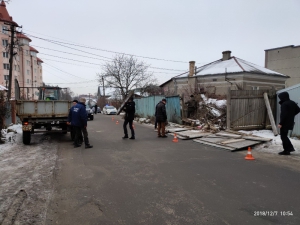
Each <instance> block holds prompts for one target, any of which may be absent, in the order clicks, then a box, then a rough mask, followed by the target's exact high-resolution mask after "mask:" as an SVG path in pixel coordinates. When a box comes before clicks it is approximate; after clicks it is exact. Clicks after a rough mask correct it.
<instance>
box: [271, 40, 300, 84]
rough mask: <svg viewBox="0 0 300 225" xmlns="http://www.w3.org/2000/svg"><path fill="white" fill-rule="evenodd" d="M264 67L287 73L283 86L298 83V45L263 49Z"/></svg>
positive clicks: (299, 70) (299, 55) (299, 68)
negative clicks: (287, 77)
mask: <svg viewBox="0 0 300 225" xmlns="http://www.w3.org/2000/svg"><path fill="white" fill-rule="evenodd" d="M265 67H266V68H268V69H271V70H274V71H276V72H278V73H282V74H285V75H288V76H289V77H290V78H289V79H287V80H286V82H285V87H290V86H293V85H295V84H299V83H300V46H294V45H289V46H284V47H279V48H272V49H267V50H265Z"/></svg>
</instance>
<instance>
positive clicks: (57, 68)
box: [44, 62, 86, 80]
mask: <svg viewBox="0 0 300 225" xmlns="http://www.w3.org/2000/svg"><path fill="white" fill-rule="evenodd" d="M44 63H45V62H44ZM45 64H46V65H48V66H50V67H53V68H55V69H57V70H59V71H61V72H63V73H66V74H69V75H71V76H73V77H77V78H80V79H83V80H86V79H85V78H82V77H78V76H76V75H74V74H71V73H68V72H66V71H63V70H61V69H58V68H56V67H55V66H51V65H50V64H49V63H45Z"/></svg>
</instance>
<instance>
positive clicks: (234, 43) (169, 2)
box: [7, 0, 300, 94]
mask: <svg viewBox="0 0 300 225" xmlns="http://www.w3.org/2000/svg"><path fill="white" fill-rule="evenodd" d="M7 9H8V12H9V13H10V15H11V16H12V17H13V19H14V21H15V22H17V23H18V24H19V25H21V26H22V27H23V28H22V30H23V32H24V33H26V34H28V36H29V35H32V36H35V37H32V36H29V37H30V38H31V39H32V42H31V45H32V46H33V47H35V48H36V49H37V50H38V51H39V52H40V53H39V54H38V57H39V58H41V59H42V60H43V61H44V62H45V63H44V64H43V69H44V71H43V76H44V82H46V83H47V84H53V85H55V84H58V85H59V86H62V87H70V88H71V90H72V91H73V92H74V93H75V94H88V93H95V92H96V91H97V86H98V82H97V81H96V79H97V76H96V74H97V73H101V65H102V64H103V63H105V61H103V59H105V58H102V57H101V56H104V57H107V58H113V57H114V55H115V53H113V52H120V53H127V54H133V55H137V56H143V57H145V58H142V57H140V58H139V60H142V61H144V62H146V63H148V64H150V65H151V67H156V68H165V69H169V70H163V69H156V68H151V69H150V71H153V72H154V75H155V77H157V79H158V81H159V84H161V83H163V82H165V81H167V80H168V79H170V78H171V77H173V76H175V75H177V74H180V73H182V72H184V71H187V70H188V62H189V61H191V60H193V61H196V63H197V66H198V67H199V66H201V65H203V64H206V63H210V62H212V61H215V60H218V59H220V58H221V57H222V51H225V50H230V51H232V55H233V56H236V57H238V58H241V59H244V60H247V61H249V62H252V63H254V64H257V65H260V66H264V56H265V52H264V50H265V49H269V48H276V47H282V46H287V45H300V29H299V24H300V16H299V15H300V1H299V0H285V1H283V0H226V1H225V0H185V1H184V0H151V1H150V0H105V1H104V0H85V1H78V0H77V1H75V0H52V1H49V0H27V1H24V0H12V1H11V2H10V3H9V4H7ZM39 38H42V39H49V40H50V41H61V42H66V43H73V44H76V45H81V46H87V47H89V48H82V47H79V46H71V45H65V44H61V45H58V44H54V43H51V42H49V41H45V40H42V39H39ZM62 45H65V46H67V47H64V46H62ZM70 47H71V48H74V49H71V48H70ZM50 49H51V50H50ZM53 50H57V51H63V52H66V53H61V52H57V51H53ZM67 53H71V54H67ZM46 54H48V55H46ZM75 54H77V55H78V56H77V55H75ZM50 55H51V56H50ZM60 57H61V58H60ZM87 57H91V58H87ZM147 57H149V58H158V59H164V60H173V61H180V62H172V61H164V60H153V59H149V58H147ZM63 58H65V59H63ZM76 60H77V61H76ZM105 60H109V59H105ZM78 61H82V62H78ZM84 62H87V63H84ZM174 70H176V71H174ZM76 82H77V83H76Z"/></svg>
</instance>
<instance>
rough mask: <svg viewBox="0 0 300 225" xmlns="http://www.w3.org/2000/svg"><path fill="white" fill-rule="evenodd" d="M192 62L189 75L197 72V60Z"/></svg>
mask: <svg viewBox="0 0 300 225" xmlns="http://www.w3.org/2000/svg"><path fill="white" fill-rule="evenodd" d="M189 63H190V73H189V77H192V76H194V74H195V63H196V62H195V61H189Z"/></svg>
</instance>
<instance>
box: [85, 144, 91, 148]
mask: <svg viewBox="0 0 300 225" xmlns="http://www.w3.org/2000/svg"><path fill="white" fill-rule="evenodd" d="M92 147H93V145H90V144H87V145H85V148H92Z"/></svg>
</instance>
